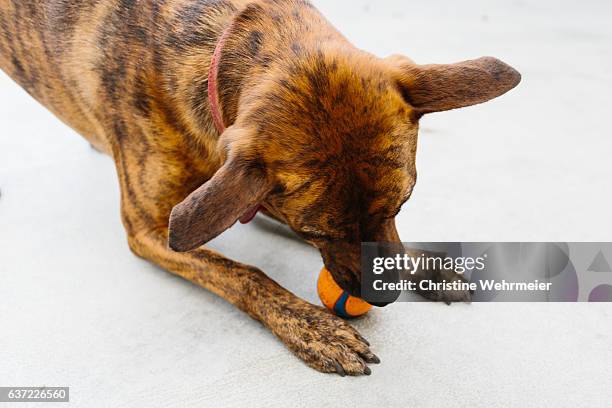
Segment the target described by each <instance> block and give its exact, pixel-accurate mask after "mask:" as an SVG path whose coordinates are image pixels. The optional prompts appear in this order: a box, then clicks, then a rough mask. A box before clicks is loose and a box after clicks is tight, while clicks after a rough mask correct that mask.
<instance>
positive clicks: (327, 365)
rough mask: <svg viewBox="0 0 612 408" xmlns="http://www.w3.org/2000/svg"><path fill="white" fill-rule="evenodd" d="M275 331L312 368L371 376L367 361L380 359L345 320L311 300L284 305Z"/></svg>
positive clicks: (373, 362) (343, 373) (373, 361)
mask: <svg viewBox="0 0 612 408" xmlns="http://www.w3.org/2000/svg"><path fill="white" fill-rule="evenodd" d="M281 320H282V321H281V322H278V324H275V327H273V332H274V333H275V334H276V336H278V337H279V338H280V339H281V340H282V341H283V343H285V344H286V345H287V347H288V348H289V349H290V350H291V351H293V352H294V353H295V354H296V355H297V356H298V357H299V358H300V359H302V360H303V361H304V362H305V363H306V364H308V365H309V366H310V367H312V368H314V369H316V370H318V371H321V372H324V373H336V374H339V375H341V376H343V377H344V376H345V375H351V376H357V375H370V374H371V370H370V368H369V367H368V364H378V363H380V360H379V359H378V357H376V356H375V355H374V354H373V353H372V352H371V351H370V347H369V346H370V345H369V343H368V342H367V340H365V339H364V338H363V337H362V336H361V335H360V334H359V332H357V330H355V329H354V328H353V327H351V326H350V325H349V324H348V323H347V322H346V321H344V320H342V319H340V318H339V317H336V316H334V315H332V314H331V313H329V312H328V311H327V310H325V309H323V308H320V307H317V306H314V305H311V304H309V303H306V302H304V303H301V302H300V304H291V305H289V306H288V307H286V308H284V312H283V315H282V319H281Z"/></svg>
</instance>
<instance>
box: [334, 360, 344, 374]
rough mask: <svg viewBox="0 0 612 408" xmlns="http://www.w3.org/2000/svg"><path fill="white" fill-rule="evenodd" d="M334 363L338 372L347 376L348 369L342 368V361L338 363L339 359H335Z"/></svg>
mask: <svg viewBox="0 0 612 408" xmlns="http://www.w3.org/2000/svg"><path fill="white" fill-rule="evenodd" d="M334 365H335V366H336V372H337V373H338V375H339V376H340V377H346V371H344V368H342V366H341V365H340V363H338V362H337V361H334Z"/></svg>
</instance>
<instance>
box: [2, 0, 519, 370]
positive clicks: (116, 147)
mask: <svg viewBox="0 0 612 408" xmlns="http://www.w3.org/2000/svg"><path fill="white" fill-rule="evenodd" d="M229 26H232V30H231V32H230V33H229V34H228V36H227V41H226V43H225V44H224V46H223V50H222V53H221V57H220V59H219V69H218V93H219V98H218V100H219V106H220V110H221V112H222V117H223V122H224V123H225V124H226V125H227V126H228V128H227V130H226V131H225V132H224V133H223V134H219V132H217V131H216V129H215V127H214V126H213V120H212V115H211V109H210V104H209V102H208V71H209V66H210V64H211V59H212V55H213V51H214V50H215V48H216V45H217V42H218V40H219V38H220V37H221V35H222V33H224V32H225V31H226V29H227V27H229ZM0 67H1V68H2V69H3V70H4V71H6V72H7V73H8V74H9V75H10V76H11V77H12V78H14V80H15V81H16V82H17V83H19V84H20V85H21V86H22V87H23V88H25V89H26V90H27V91H28V92H29V93H30V94H31V95H32V96H33V97H34V98H36V99H37V100H38V101H40V102H41V103H42V104H44V105H45V106H46V107H47V108H49V109H50V110H51V111H52V112H54V113H55V114H56V115H57V116H58V117H59V118H61V119H62V120H63V121H64V122H65V123H67V124H68V125H70V126H71V127H72V128H74V129H75V130H76V131H77V132H79V133H80V134H81V135H83V136H84V137H85V138H86V139H87V140H89V141H90V142H91V144H92V145H93V146H95V147H97V148H98V149H99V150H102V151H104V152H106V153H108V154H109V155H111V156H112V157H113V159H114V161H115V163H116V167H117V173H118V176H119V181H120V186H121V214H122V220H123V223H124V225H125V229H126V231H127V236H128V242H129V245H130V248H131V249H132V251H133V252H134V253H135V254H137V255H138V256H140V257H143V258H145V259H148V260H150V261H152V262H154V263H156V264H157V265H159V266H161V267H162V268H164V269H166V270H168V271H170V272H172V273H174V274H177V275H179V276H181V277H183V278H185V279H188V280H190V281H192V282H194V283H195V284H197V285H200V286H202V287H204V288H206V289H208V290H210V291H212V292H214V293H216V294H218V295H219V296H221V297H223V298H225V299H227V300H228V301H229V302H231V303H232V304H234V305H236V306H237V307H238V308H240V309H241V310H244V311H245V312H246V313H248V314H249V315H250V316H252V317H253V318H255V319H257V320H259V321H260V322H262V323H263V324H264V325H265V326H266V327H268V328H269V329H270V330H271V331H272V332H273V333H274V334H275V335H276V336H277V337H278V338H279V339H280V340H281V341H283V343H285V344H286V345H287V347H289V348H290V349H291V350H292V351H293V352H294V353H295V354H296V355H297V356H299V357H300V358H301V359H302V360H304V361H305V362H306V363H307V364H308V365H310V366H311V367H314V368H315V369H317V370H320V371H323V372H334V373H338V374H340V375H345V374H350V375H360V374H370V369H369V368H368V366H367V364H368V363H377V362H379V360H378V358H377V357H376V356H375V355H374V354H372V352H371V351H370V349H369V344H368V343H367V341H365V340H364V339H363V337H361V335H359V333H357V331H356V330H354V329H353V328H352V327H351V326H350V325H349V324H347V323H346V322H345V321H343V320H341V319H339V318H337V317H335V316H333V315H331V314H330V313H328V312H327V311H326V310H324V309H322V308H320V307H317V306H314V305H311V304H309V303H307V302H305V301H303V300H301V299H299V298H297V297H296V296H295V295H293V294H292V293H290V292H289V291H287V290H285V289H284V288H282V287H280V286H279V285H278V284H276V283H275V282H274V281H272V280H271V279H270V278H268V277H267V276H266V275H265V274H264V273H263V272H261V271H260V270H258V269H256V268H254V267H251V266H248V265H243V264H241V263H238V262H235V261H232V260H229V259H227V258H225V257H223V256H222V255H220V254H218V253H215V252H213V251H211V250H209V249H205V248H203V247H201V245H203V244H205V243H206V242H207V241H209V240H211V239H212V238H214V237H215V236H217V235H218V234H220V233H221V232H223V231H224V230H225V229H227V228H228V227H230V226H231V225H232V224H234V223H235V222H236V221H237V220H238V219H239V218H240V217H241V216H243V215H244V214H247V213H249V212H252V209H253V208H255V207H256V206H259V205H261V206H262V207H263V208H264V209H265V211H266V212H267V213H268V214H269V215H271V216H273V217H274V218H276V219H278V220H280V221H282V222H284V223H286V224H287V225H289V226H290V227H291V228H292V229H293V230H294V231H295V232H296V233H297V234H299V235H300V236H301V237H303V238H304V239H305V240H306V241H308V242H310V243H311V244H313V245H314V246H316V247H317V248H318V249H319V250H320V252H321V254H322V257H323V260H324V262H325V265H326V266H327V268H328V269H329V270H330V271H331V272H332V274H333V276H334V278H335V279H336V280H337V282H338V283H339V284H340V285H341V286H342V287H343V288H345V289H346V290H348V291H349V292H350V293H352V294H353V295H356V296H359V292H360V275H359V257H360V242H362V241H391V242H399V236H398V233H397V231H396V228H395V224H394V217H395V216H396V215H397V213H398V211H399V210H400V207H401V206H402V204H403V203H404V202H405V201H406V200H407V199H408V198H409V197H410V194H411V192H412V188H413V186H414V184H415V181H416V170H415V153H416V146H417V131H418V126H419V118H421V116H422V115H424V114H427V113H431V112H437V111H444V110H449V109H454V108H459V107H464V106H468V105H474V104H478V103H481V102H485V101H487V100H489V99H492V98H494V97H497V96H500V95H502V94H503V93H505V92H507V91H508V90H510V89H512V88H513V87H515V86H516V85H517V84H518V83H519V81H520V75H519V74H518V72H516V71H515V70H514V69H512V68H511V67H509V66H508V65H506V64H504V63H502V62H501V61H499V60H496V59H494V58H481V59H477V60H474V61H467V62H462V63H457V64H450V65H417V64H415V63H413V62H412V61H411V60H409V59H408V58H405V57H401V56H393V57H390V58H386V59H379V58H377V57H375V56H373V55H371V54H368V53H366V52H363V51H361V50H358V49H357V48H355V47H354V46H352V45H351V44H350V43H349V42H348V41H347V40H346V39H345V38H344V37H343V36H342V35H341V34H340V33H339V32H338V31H336V29H334V27H332V26H331V25H330V24H329V23H328V22H327V20H325V18H324V17H322V16H321V14H319V12H318V11H317V10H316V9H315V8H314V7H313V6H312V5H311V4H310V3H309V2H308V1H306V0H252V1H249V0H28V1H23V0H0ZM187 196H189V197H188V198H187V199H186V197H187ZM175 206H176V208H174V207H175ZM173 208H174V211H173ZM177 251H178V252H177ZM187 251H189V252H187ZM445 278H447V279H449V278H450V279H453V277H449V276H446V277H445ZM429 295H430V297H432V298H435V299H438V300H466V299H467V298H468V294H465V293H442V294H429Z"/></svg>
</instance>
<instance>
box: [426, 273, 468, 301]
mask: <svg viewBox="0 0 612 408" xmlns="http://www.w3.org/2000/svg"><path fill="white" fill-rule="evenodd" d="M425 279H426V280H428V281H431V282H434V283H443V282H449V283H452V282H462V283H467V282H469V281H468V279H466V277H465V276H463V275H460V274H458V273H456V272H455V271H453V270H450V269H442V270H435V271H433V272H431V273H430V275H428V276H427V277H426V278H425ZM419 294H420V295H422V296H423V297H425V298H426V299H429V300H432V301H435V302H444V303H446V304H448V305H450V304H451V303H459V302H465V303H470V302H471V301H472V293H471V292H470V291H469V290H462V289H457V290H455V289H438V288H434V289H431V290H419Z"/></svg>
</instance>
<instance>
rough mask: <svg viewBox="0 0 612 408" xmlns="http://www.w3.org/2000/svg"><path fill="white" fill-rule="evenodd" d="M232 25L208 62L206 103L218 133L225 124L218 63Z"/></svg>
mask: <svg viewBox="0 0 612 408" xmlns="http://www.w3.org/2000/svg"><path fill="white" fill-rule="evenodd" d="M233 27H234V23H233V22H232V23H231V24H230V25H229V26H228V27H227V28H226V29H225V31H224V32H223V34H222V35H221V37H220V38H219V42H218V43H217V46H216V48H215V52H214V54H213V56H212V60H211V61H210V68H209V70H208V103H209V105H210V113H211V115H212V118H213V123H214V124H215V128H216V129H217V131H218V132H219V133H223V132H225V123H224V122H223V113H222V112H221V102H220V101H219V88H218V86H217V84H218V77H219V62H220V60H221V54H222V53H223V47H224V46H225V43H226V41H227V38H228V37H229V35H230V33H231V31H232V28H233Z"/></svg>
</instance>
